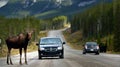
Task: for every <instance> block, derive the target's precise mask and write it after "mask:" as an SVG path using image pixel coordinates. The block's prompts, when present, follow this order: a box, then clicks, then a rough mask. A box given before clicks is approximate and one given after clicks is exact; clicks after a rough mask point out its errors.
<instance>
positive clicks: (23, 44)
mask: <svg viewBox="0 0 120 67" xmlns="http://www.w3.org/2000/svg"><path fill="white" fill-rule="evenodd" d="M31 36H32V32H30V33H27V34H26V35H24V34H22V33H21V34H19V35H18V36H13V37H9V38H7V39H6V44H7V47H8V53H7V64H8V65H9V61H10V64H13V63H12V60H11V49H12V48H14V49H19V52H20V64H22V61H21V56H22V48H24V53H25V63H26V64H27V59H26V51H27V45H28V42H29V40H30V39H31Z"/></svg>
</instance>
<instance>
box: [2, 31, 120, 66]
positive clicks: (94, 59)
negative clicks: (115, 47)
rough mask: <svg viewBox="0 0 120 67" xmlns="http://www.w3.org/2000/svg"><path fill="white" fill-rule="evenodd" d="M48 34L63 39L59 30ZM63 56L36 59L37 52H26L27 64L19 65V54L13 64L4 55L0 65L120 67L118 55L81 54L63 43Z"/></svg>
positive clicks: (13, 57)
mask: <svg viewBox="0 0 120 67" xmlns="http://www.w3.org/2000/svg"><path fill="white" fill-rule="evenodd" d="M48 36H55V37H60V38H61V39H62V41H64V40H65V39H64V36H63V35H62V33H61V30H54V31H50V32H49V33H48ZM64 48H65V58H64V59H59V58H58V57H48V58H43V59H41V60H38V52H37V51H35V52H30V53H27V57H28V58H27V59H28V65H26V64H25V63H24V55H23V58H22V59H23V65H19V55H14V56H12V61H13V64H14V65H7V64H6V57H5V58H0V67H120V55H114V54H106V53H101V54H100V55H94V54H86V55H83V54H82V51H81V50H75V49H72V48H71V47H69V46H68V45H67V44H65V45H64Z"/></svg>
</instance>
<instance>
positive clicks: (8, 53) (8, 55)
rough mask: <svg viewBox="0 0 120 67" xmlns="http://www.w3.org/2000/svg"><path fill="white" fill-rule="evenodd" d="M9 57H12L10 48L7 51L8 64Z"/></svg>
mask: <svg viewBox="0 0 120 67" xmlns="http://www.w3.org/2000/svg"><path fill="white" fill-rule="evenodd" d="M9 57H10V49H8V52H7V64H8V65H9Z"/></svg>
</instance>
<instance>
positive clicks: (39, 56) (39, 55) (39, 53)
mask: <svg viewBox="0 0 120 67" xmlns="http://www.w3.org/2000/svg"><path fill="white" fill-rule="evenodd" d="M38 59H42V57H41V52H40V50H38Z"/></svg>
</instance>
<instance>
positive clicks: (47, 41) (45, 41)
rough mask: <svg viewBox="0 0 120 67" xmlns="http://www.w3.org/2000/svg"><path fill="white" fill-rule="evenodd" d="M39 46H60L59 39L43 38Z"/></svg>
mask: <svg viewBox="0 0 120 67" xmlns="http://www.w3.org/2000/svg"><path fill="white" fill-rule="evenodd" d="M40 44H41V45H51V44H52V45H53V44H62V42H61V40H60V38H44V39H41V41H40Z"/></svg>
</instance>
